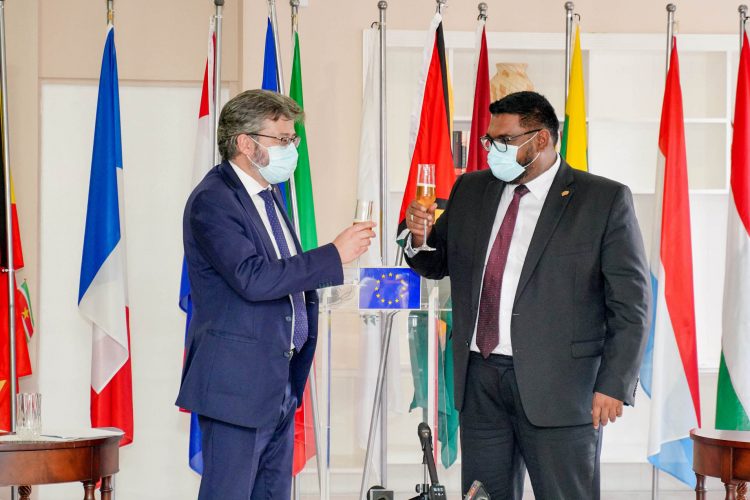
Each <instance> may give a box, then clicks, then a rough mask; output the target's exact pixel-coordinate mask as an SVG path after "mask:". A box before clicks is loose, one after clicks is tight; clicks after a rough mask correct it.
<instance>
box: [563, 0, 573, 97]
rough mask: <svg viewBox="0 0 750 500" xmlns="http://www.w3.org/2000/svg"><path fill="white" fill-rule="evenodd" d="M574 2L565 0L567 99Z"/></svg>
mask: <svg viewBox="0 0 750 500" xmlns="http://www.w3.org/2000/svg"><path fill="white" fill-rule="evenodd" d="M573 9H575V5H574V4H573V2H565V101H566V102H567V100H568V84H569V82H570V57H571V54H570V45H571V42H572V41H573Z"/></svg>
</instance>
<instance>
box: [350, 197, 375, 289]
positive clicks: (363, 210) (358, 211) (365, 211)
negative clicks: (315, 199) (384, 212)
mask: <svg viewBox="0 0 750 500" xmlns="http://www.w3.org/2000/svg"><path fill="white" fill-rule="evenodd" d="M371 220H372V201H371V200H357V207H356V208H355V209H354V222H353V223H352V225H354V224H358V223H360V222H370V221H371ZM353 284H355V285H358V284H359V257H357V275H356V276H355V277H354V281H353Z"/></svg>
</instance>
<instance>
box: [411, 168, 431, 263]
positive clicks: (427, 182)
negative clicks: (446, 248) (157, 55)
mask: <svg viewBox="0 0 750 500" xmlns="http://www.w3.org/2000/svg"><path fill="white" fill-rule="evenodd" d="M417 203H419V204H420V205H422V206H423V207H425V208H427V209H429V208H430V207H431V206H432V204H433V203H435V165H434V164H433V163H420V164H419V165H417ZM414 250H419V251H420V252H423V251H427V252H432V251H434V250H435V249H434V248H432V247H431V246H429V245H428V244H427V220H425V221H424V239H423V240H422V245H421V246H419V247H417V248H415V249H414Z"/></svg>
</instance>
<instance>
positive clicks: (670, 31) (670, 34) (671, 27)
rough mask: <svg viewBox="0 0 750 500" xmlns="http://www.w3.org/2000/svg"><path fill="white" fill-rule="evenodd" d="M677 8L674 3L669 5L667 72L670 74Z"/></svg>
mask: <svg viewBox="0 0 750 500" xmlns="http://www.w3.org/2000/svg"><path fill="white" fill-rule="evenodd" d="M676 10H677V6H676V5H675V4H673V3H670V4H667V70H666V73H668V72H669V59H670V57H671V56H672V39H673V38H674V13H675V11H676Z"/></svg>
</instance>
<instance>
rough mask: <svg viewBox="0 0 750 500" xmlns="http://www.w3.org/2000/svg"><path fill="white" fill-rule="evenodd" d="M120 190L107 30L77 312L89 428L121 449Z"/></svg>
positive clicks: (129, 417)
mask: <svg viewBox="0 0 750 500" xmlns="http://www.w3.org/2000/svg"><path fill="white" fill-rule="evenodd" d="M121 187H122V143H121V141H120V97H119V90H118V83H117V56H116V54H115V30H114V27H113V26H112V25H110V26H109V31H108V33H107V42H106V44H105V46H104V56H103V58H102V72H101V76H100V78H99V100H98V103H97V107H96V128H95V130H94V151H93V155H92V159H91V179H90V183H89V199H88V208H87V211H86V233H85V235H84V238H83V258H82V262H81V282H80V288H79V292H78V308H79V310H80V312H81V314H82V315H83V316H84V317H85V318H86V319H88V320H89V321H90V322H91V327H92V334H93V338H92V351H91V426H92V427H117V428H120V429H122V430H123V431H124V432H125V435H124V436H123V438H122V441H121V442H120V444H121V445H126V444H129V443H131V442H132V441H133V384H132V376H131V367H130V331H129V330H130V329H129V325H128V294H127V279H126V272H125V269H126V268H125V242H124V238H123V237H122V236H123V234H122V231H121V229H120V227H121V226H120V219H121V209H122V207H123V205H122V197H121V189H120V188H121Z"/></svg>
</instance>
